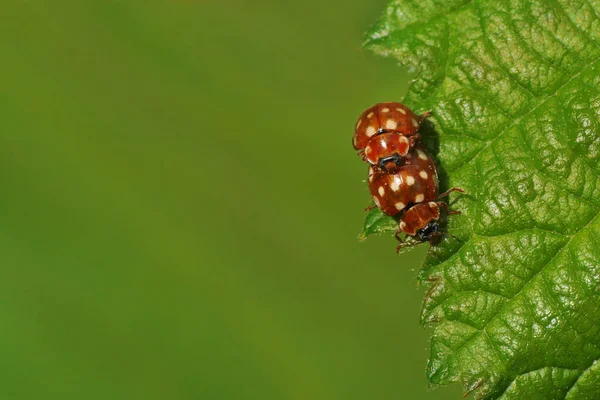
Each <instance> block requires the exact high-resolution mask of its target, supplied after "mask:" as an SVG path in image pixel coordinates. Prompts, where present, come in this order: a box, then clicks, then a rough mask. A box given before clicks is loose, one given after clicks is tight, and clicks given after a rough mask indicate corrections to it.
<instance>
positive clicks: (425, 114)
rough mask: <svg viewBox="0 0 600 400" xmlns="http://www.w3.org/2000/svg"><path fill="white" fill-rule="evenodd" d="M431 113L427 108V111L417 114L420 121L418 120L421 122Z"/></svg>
mask: <svg viewBox="0 0 600 400" xmlns="http://www.w3.org/2000/svg"><path fill="white" fill-rule="evenodd" d="M431 114H433V112H432V111H431V110H429V111H425V112H424V113H423V114H421V115H420V116H419V118H421V121H420V122H423V121H425V120H426V119H427V118H428V117H430V116H431Z"/></svg>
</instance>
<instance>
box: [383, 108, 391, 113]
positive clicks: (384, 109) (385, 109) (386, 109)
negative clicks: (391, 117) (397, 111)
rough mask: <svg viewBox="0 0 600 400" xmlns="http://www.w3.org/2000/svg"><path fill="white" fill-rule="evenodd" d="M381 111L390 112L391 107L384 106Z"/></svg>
mask: <svg viewBox="0 0 600 400" xmlns="http://www.w3.org/2000/svg"><path fill="white" fill-rule="evenodd" d="M381 112H384V113H386V112H390V109H389V108H387V107H386V108H382V109H381Z"/></svg>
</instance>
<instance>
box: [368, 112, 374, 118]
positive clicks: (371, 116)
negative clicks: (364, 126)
mask: <svg viewBox="0 0 600 400" xmlns="http://www.w3.org/2000/svg"><path fill="white" fill-rule="evenodd" d="M373 115H375V113H374V112H372V111H371V112H370V113H369V114H367V118H373Z"/></svg>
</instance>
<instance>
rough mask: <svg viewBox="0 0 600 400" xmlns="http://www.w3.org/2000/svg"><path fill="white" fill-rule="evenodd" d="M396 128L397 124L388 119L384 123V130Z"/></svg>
mask: <svg viewBox="0 0 600 400" xmlns="http://www.w3.org/2000/svg"><path fill="white" fill-rule="evenodd" d="M397 127H398V123H397V122H396V121H394V120H393V119H388V120H387V122H386V123H385V129H396V128H397Z"/></svg>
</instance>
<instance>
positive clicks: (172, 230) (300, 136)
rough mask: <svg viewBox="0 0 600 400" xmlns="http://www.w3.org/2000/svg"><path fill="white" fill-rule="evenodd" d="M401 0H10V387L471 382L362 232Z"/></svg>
mask: <svg viewBox="0 0 600 400" xmlns="http://www.w3.org/2000/svg"><path fill="white" fill-rule="evenodd" d="M385 3H386V1H385V0H374V1H363V2H360V1H356V2H346V1H341V0H332V1H328V2H324V1H316V0H309V1H303V2H282V1H274V0H271V1H254V2H244V1H241V0H233V1H228V2H219V1H216V0H213V1H211V0H205V1H192V0H187V1H186V0H178V1H177V0H164V1H147V0H146V1H134V0H120V1H117V0H82V1H44V0H32V1H10V0H9V1H7V2H4V3H3V6H2V12H1V15H2V23H1V24H0V32H1V39H0V48H1V49H2V56H1V64H0V72H1V75H0V76H1V78H0V79H1V80H2V85H1V87H0V118H1V127H2V128H1V129H2V134H1V135H0V137H1V139H2V142H1V143H0V152H1V157H0V160H1V162H2V168H0V174H1V175H0V183H1V185H2V193H1V195H0V198H1V206H0V218H1V223H0V227H1V230H0V235H1V237H0V246H1V248H0V251H1V254H2V265H3V268H2V269H1V270H0V271H1V272H2V279H1V284H0V285H1V287H0V296H1V300H0V343H1V345H2V350H3V351H2V357H1V358H2V360H1V361H0V366H1V371H0V398H1V399H39V398H52V399H54V398H56V399H103V400H105V399H328V400H330V399H367V398H374V399H409V398H410V399H451V398H459V396H460V393H461V391H460V388H458V387H451V388H440V389H437V390H431V389H428V388H427V386H426V379H425V366H426V359H427V357H428V350H427V337H428V335H429V331H428V330H427V329H423V328H421V327H420V326H419V322H418V320H419V307H420V302H421V298H422V296H423V290H422V289H419V288H418V287H417V283H416V279H415V277H416V269H417V268H418V266H419V263H420V262H421V260H422V258H423V256H424V254H425V251H426V250H427V246H426V245H423V246H421V248H419V249H418V250H416V251H413V252H411V253H408V254H404V255H401V256H397V255H396V254H395V251H394V248H395V241H394V239H393V238H392V237H383V238H371V239H369V240H367V241H366V242H365V243H359V242H358V240H357V235H358V234H359V232H360V229H361V225H362V221H363V218H364V215H365V213H364V211H363V208H364V207H365V206H367V205H369V196H368V194H367V189H366V185H365V183H364V179H365V177H366V166H365V165H364V164H363V163H361V162H360V160H359V159H358V158H357V157H356V155H355V154H354V152H353V150H352V147H351V135H352V128H353V124H354V122H355V120H356V118H357V116H358V114H359V113H360V112H361V111H362V110H363V109H364V108H366V107H367V106H369V105H371V104H372V103H375V102H378V101H383V100H391V99H399V98H400V97H401V95H402V94H403V93H404V91H405V90H406V84H407V77H406V75H405V74H403V72H402V71H401V70H400V69H398V68H397V67H395V66H394V65H392V64H390V63H389V62H386V61H384V60H382V59H379V58H376V57H374V56H371V55H370V54H368V53H367V52H365V51H363V50H362V49H361V48H360V43H361V39H362V33H363V32H364V31H365V30H366V29H367V28H368V27H369V25H370V24H371V23H373V22H374V21H375V20H376V18H377V16H378V15H379V14H380V12H381V11H382V10H383V7H384V4H385Z"/></svg>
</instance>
